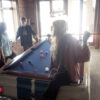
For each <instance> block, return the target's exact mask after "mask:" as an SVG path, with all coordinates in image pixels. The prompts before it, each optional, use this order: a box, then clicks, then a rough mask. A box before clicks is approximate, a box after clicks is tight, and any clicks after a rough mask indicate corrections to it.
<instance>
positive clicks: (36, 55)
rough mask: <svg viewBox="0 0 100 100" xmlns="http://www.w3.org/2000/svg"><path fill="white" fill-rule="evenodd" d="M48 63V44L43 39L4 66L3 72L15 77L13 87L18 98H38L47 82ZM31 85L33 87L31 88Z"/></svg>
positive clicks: (37, 99)
mask: <svg viewBox="0 0 100 100" xmlns="http://www.w3.org/2000/svg"><path fill="white" fill-rule="evenodd" d="M50 63H51V56H50V44H49V42H48V41H47V40H45V41H43V42H41V43H38V44H36V45H35V46H33V47H31V48H30V49H28V50H27V51H25V52H24V53H23V54H21V55H19V56H17V57H15V58H14V59H13V61H12V62H11V63H10V64H8V65H6V66H4V71H3V73H4V74H7V75H9V76H13V77H14V76H15V77H16V79H15V81H16V82H15V83H16V86H15V87H16V89H17V90H16V91H17V92H16V93H17V95H16V96H17V98H18V99H23V100H25V99H26V100H31V99H32V98H35V99H36V100H40V98H41V96H42V94H43V91H45V90H46V88H47V86H48V83H49V80H48V76H49V68H50ZM8 79H9V78H8ZM8 79H7V80H8ZM9 80H10V79H9ZM9 80H8V81H9ZM33 85H35V86H33ZM9 87H10V86H9ZM32 87H35V88H34V89H32ZM32 91H34V93H33V92H32ZM40 91H41V92H40ZM41 93H42V94H41ZM8 96H9V95H8Z"/></svg>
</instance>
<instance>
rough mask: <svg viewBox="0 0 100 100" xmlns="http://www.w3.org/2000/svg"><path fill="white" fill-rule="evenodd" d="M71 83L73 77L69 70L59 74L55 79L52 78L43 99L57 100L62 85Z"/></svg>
mask: <svg viewBox="0 0 100 100" xmlns="http://www.w3.org/2000/svg"><path fill="white" fill-rule="evenodd" d="M70 83H71V79H70V77H69V74H68V72H64V73H60V74H57V75H56V76H55V77H54V79H53V80H51V82H50V84H49V87H48V89H47V91H46V92H45V93H44V95H43V99H42V100H56V97H57V94H58V91H59V89H60V87H61V86H64V85H70Z"/></svg>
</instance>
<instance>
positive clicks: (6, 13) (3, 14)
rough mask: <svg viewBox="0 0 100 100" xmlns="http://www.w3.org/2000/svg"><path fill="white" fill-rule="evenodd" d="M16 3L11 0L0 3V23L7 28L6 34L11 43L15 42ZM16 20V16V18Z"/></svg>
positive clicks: (2, 0)
mask: <svg viewBox="0 0 100 100" xmlns="http://www.w3.org/2000/svg"><path fill="white" fill-rule="evenodd" d="M15 4H16V2H15V1H12V0H1V1H0V22H5V23H6V26H7V34H8V36H9V39H10V40H11V41H13V40H15V32H16V29H15V28H16V26H18V23H16V22H14V17H15V16H14V13H16V12H17V11H16V5H15ZM16 19H17V16H16Z"/></svg>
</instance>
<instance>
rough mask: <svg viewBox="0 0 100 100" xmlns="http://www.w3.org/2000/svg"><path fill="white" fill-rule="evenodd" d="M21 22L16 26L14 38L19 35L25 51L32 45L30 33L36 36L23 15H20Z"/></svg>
mask: <svg viewBox="0 0 100 100" xmlns="http://www.w3.org/2000/svg"><path fill="white" fill-rule="evenodd" d="M21 23H22V26H20V27H19V28H18V31H17V36H16V40H17V39H18V38H19V37H20V39H21V46H23V48H24V51H25V50H27V49H28V48H30V47H31V46H32V35H33V36H36V33H35V32H34V31H33V30H32V28H31V26H29V25H27V19H26V18H25V17H22V19H21ZM34 38H35V37H34ZM35 39H36V38H35Z"/></svg>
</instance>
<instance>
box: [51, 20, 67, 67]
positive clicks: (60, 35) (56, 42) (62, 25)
mask: <svg viewBox="0 0 100 100" xmlns="http://www.w3.org/2000/svg"><path fill="white" fill-rule="evenodd" d="M53 28H54V36H53V41H52V43H51V55H52V60H53V61H54V63H55V66H57V67H58V66H59V65H61V64H62V63H63V56H64V55H63V54H64V53H63V52H64V47H65V46H64V40H65V38H64V37H65V34H66V31H67V23H66V22H65V21H64V20H57V21H55V22H54V23H53Z"/></svg>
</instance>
